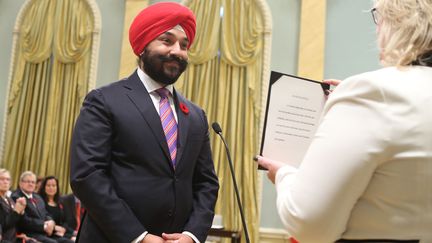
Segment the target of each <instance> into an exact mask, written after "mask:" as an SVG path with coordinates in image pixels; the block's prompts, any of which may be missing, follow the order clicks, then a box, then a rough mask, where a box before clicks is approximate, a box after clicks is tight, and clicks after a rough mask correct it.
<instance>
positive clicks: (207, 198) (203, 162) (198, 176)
mask: <svg viewBox="0 0 432 243" xmlns="http://www.w3.org/2000/svg"><path fill="white" fill-rule="evenodd" d="M201 114H202V116H201V119H202V122H203V124H204V127H205V132H204V133H203V134H204V135H203V136H204V140H203V141H204V142H203V146H202V147H201V150H200V153H199V156H198V159H197V162H196V165H195V169H194V176H193V195H194V196H193V197H194V199H193V211H192V213H191V215H190V218H189V221H188V223H187V224H186V226H185V231H188V232H191V233H192V234H194V236H195V237H197V238H198V240H199V241H200V242H205V239H206V237H207V234H208V231H209V229H210V227H211V225H212V222H213V216H214V207H215V204H216V200H217V196H218V190H219V183H218V179H217V176H216V173H215V170H214V164H213V159H212V154H211V150H210V139H209V127H208V123H207V118H206V116H205V113H204V111H202V110H201Z"/></svg>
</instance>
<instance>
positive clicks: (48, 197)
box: [39, 176, 75, 241]
mask: <svg viewBox="0 0 432 243" xmlns="http://www.w3.org/2000/svg"><path fill="white" fill-rule="evenodd" d="M39 195H40V196H41V197H42V199H43V200H44V202H45V208H46V210H47V211H48V213H49V214H50V216H51V217H52V219H53V220H54V222H55V224H56V226H55V227H54V235H57V236H60V237H65V238H68V239H71V240H73V241H75V235H74V229H73V228H72V227H70V226H69V225H68V224H67V223H66V220H65V213H64V208H63V205H62V204H61V203H60V189H59V186H58V179H57V178H56V177H54V176H47V177H45V179H43V180H42V183H41V186H40V188H39Z"/></svg>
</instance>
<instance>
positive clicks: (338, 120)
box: [276, 66, 432, 243]
mask: <svg viewBox="0 0 432 243" xmlns="http://www.w3.org/2000/svg"><path fill="white" fill-rule="evenodd" d="M276 189H277V193H278V197H277V208H278V211H279V215H280V216H281V219H282V222H283V223H284V225H285V226H286V228H287V230H288V232H289V233H290V234H291V235H293V236H294V237H295V238H296V239H297V240H298V241H300V242H301V243H308V242H313V243H316V242H324V243H325V242H334V241H335V240H337V239H340V238H344V239H401V240H409V239H418V240H420V242H432V68H429V67H420V66H414V67H406V68H404V69H401V70H399V69H397V68H394V67H389V68H383V69H380V70H377V71H374V72H368V73H364V74H360V75H357V76H353V77H351V78H348V79H347V80H344V81H343V82H342V83H341V84H340V85H339V86H338V87H337V88H336V89H335V90H334V92H333V93H332V94H331V95H330V97H329V99H328V101H327V104H326V105H325V108H324V112H323V117H322V120H321V124H320V125H319V127H318V130H317V132H316V135H315V137H314V140H313V142H312V144H311V146H310V147H309V149H308V151H307V153H306V155H305V157H304V159H303V161H302V164H301V165H300V167H299V168H298V169H296V168H294V167H291V166H284V167H282V168H281V169H280V170H279V171H278V172H277V174H276Z"/></svg>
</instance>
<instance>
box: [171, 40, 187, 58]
mask: <svg viewBox="0 0 432 243" xmlns="http://www.w3.org/2000/svg"><path fill="white" fill-rule="evenodd" d="M170 55H174V56H177V57H179V58H180V59H182V60H187V59H188V55H187V50H186V49H183V48H182V47H181V46H180V43H179V42H176V43H174V44H173V45H172V46H171V50H170Z"/></svg>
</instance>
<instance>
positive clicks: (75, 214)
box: [60, 193, 85, 235]
mask: <svg viewBox="0 0 432 243" xmlns="http://www.w3.org/2000/svg"><path fill="white" fill-rule="evenodd" d="M60 203H61V204H62V205H63V212H64V214H65V221H66V223H67V225H68V226H69V227H71V228H72V229H74V232H75V233H74V235H77V233H78V229H79V227H80V224H81V219H82V216H83V215H84V211H85V210H84V207H82V205H81V201H80V200H79V199H78V198H77V197H76V196H75V195H74V194H72V193H71V194H67V195H63V196H60Z"/></svg>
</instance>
